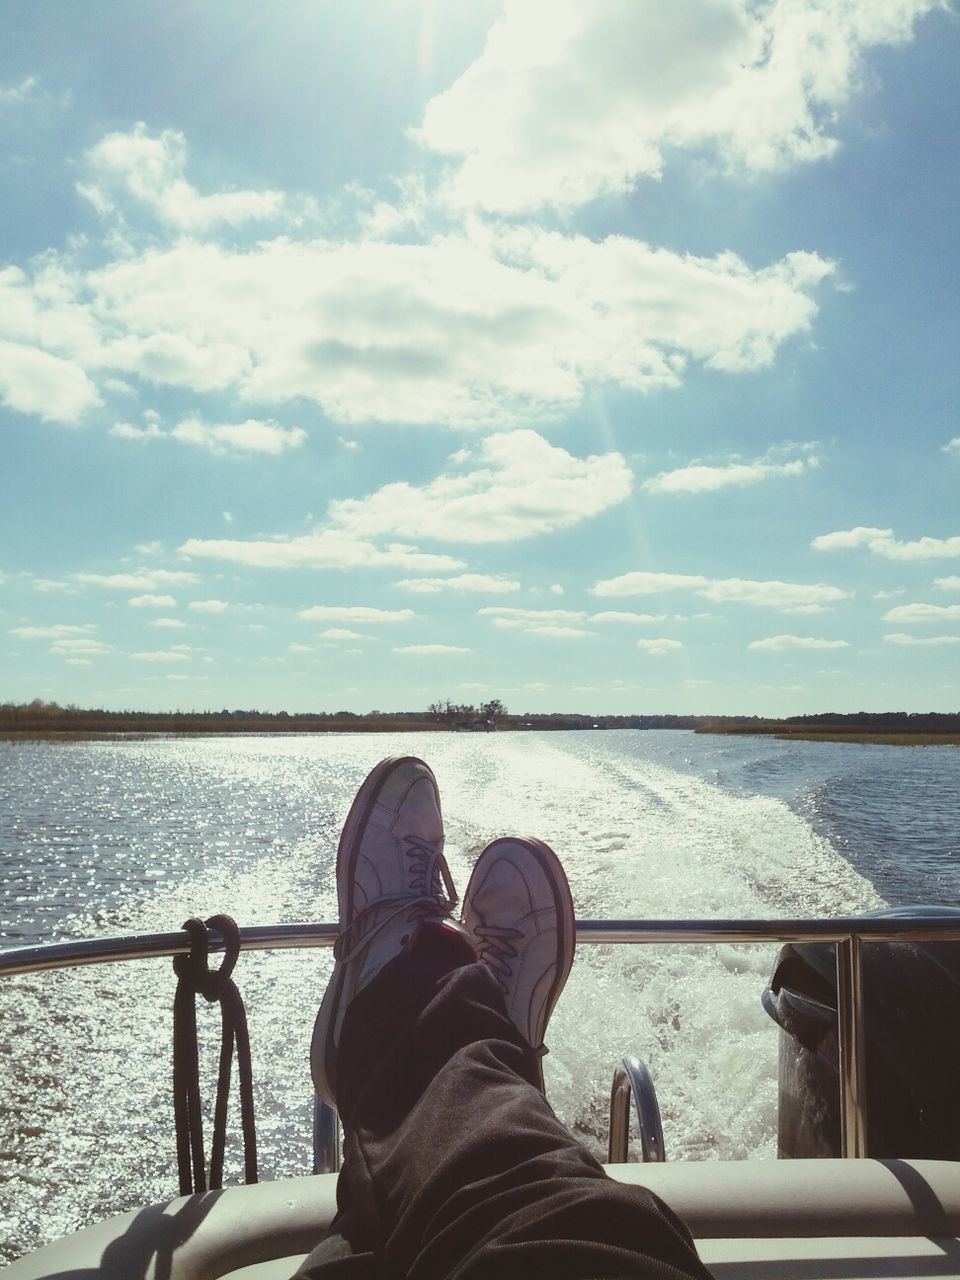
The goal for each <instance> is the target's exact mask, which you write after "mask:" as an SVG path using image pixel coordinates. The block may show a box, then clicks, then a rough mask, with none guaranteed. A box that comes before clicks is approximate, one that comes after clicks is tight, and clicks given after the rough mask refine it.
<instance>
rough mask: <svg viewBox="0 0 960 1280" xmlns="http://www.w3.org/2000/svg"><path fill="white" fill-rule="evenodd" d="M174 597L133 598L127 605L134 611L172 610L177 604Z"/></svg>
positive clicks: (150, 596) (147, 596)
mask: <svg viewBox="0 0 960 1280" xmlns="http://www.w3.org/2000/svg"><path fill="white" fill-rule="evenodd" d="M176 603H177V602H176V600H175V599H174V598H173V596H154V595H145V596H132V597H131V599H129V600H128V601H127V604H128V605H130V606H131V608H134V609H172V608H173V606H174V605H175V604H176Z"/></svg>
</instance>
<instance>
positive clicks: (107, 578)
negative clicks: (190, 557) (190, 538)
mask: <svg viewBox="0 0 960 1280" xmlns="http://www.w3.org/2000/svg"><path fill="white" fill-rule="evenodd" d="M73 577H74V578H75V579H76V581H77V582H82V583H83V584H84V585H85V586H89V587H109V588H111V589H113V590H117V591H153V590H154V589H155V588H157V587H167V586H170V587H172V586H189V585H192V584H193V583H195V582H199V581H200V579H199V577H198V576H197V574H195V573H190V572H188V571H187V570H185V569H138V570H137V571H136V572H135V573H75V574H74V575H73Z"/></svg>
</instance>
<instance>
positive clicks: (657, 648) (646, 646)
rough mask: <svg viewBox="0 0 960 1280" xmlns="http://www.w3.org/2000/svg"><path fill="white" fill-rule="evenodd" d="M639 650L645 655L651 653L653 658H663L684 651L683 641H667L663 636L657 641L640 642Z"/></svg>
mask: <svg viewBox="0 0 960 1280" xmlns="http://www.w3.org/2000/svg"><path fill="white" fill-rule="evenodd" d="M637 648H638V649H642V650H643V651H644V653H649V655H650V656H651V658H662V657H663V656H664V654H667V653H675V652H676V650H677V649H682V648H683V641H682V640H667V639H665V638H664V637H662V636H661V637H660V638H659V639H657V640H638V641H637Z"/></svg>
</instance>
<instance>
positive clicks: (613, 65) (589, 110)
mask: <svg viewBox="0 0 960 1280" xmlns="http://www.w3.org/2000/svg"><path fill="white" fill-rule="evenodd" d="M935 7H942V6H941V4H940V3H939V0H888V2H886V3H883V4H879V3H877V0H850V2H848V3H844V4H842V5H841V4H837V3H833V2H832V0H807V3H804V4H802V5H788V4H784V3H778V4H765V5H762V6H759V5H754V4H751V3H749V2H748V0H688V2H686V3H684V4H680V5H664V4H623V3H616V2H614V0H508V2H507V3H506V5H505V7H504V12H503V16H502V17H501V18H500V19H499V20H498V21H497V22H496V23H495V24H494V26H493V27H492V28H491V30H490V32H489V34H488V37H487V42H486V47H485V49H484V50H483V52H482V53H481V54H480V56H479V57H478V58H477V59H476V60H475V61H474V62H473V63H472V64H471V65H470V66H469V67H468V68H467V69H466V71H464V72H463V74H462V75H461V76H460V78H459V79H458V80H457V81H456V82H455V83H454V84H453V85H452V86H451V87H450V88H448V89H446V90H445V91H444V92H442V93H440V94H438V95H437V96H436V97H434V98H433V99H431V100H430V102H429V103H428V104H427V106H426V109H425V111H424V116H423V121H422V124H421V126H420V128H419V129H417V130H416V131H415V132H414V136H415V137H416V138H417V140H418V141H419V142H420V143H421V144H422V145H423V146H424V147H429V148H431V149H433V150H434V151H437V152H440V153H442V154H444V155H447V156H450V157H455V158H456V159H457V161H458V163H457V164H456V166H455V167H453V168H452V170H451V172H450V174H449V176H448V180H447V190H446V196H447V199H448V200H449V201H450V202H451V203H453V204H455V205H460V206H468V207H472V206H479V207H480V208H483V209H488V210H497V211H505V212H511V213H517V212H521V211H525V210H529V209H536V208H538V207H540V206H541V205H543V204H547V203H550V204H554V205H559V206H573V205H577V204H581V203H583V202H584V201H587V200H590V199H592V198H594V197H596V196H602V195H605V194H610V193H618V192H624V191H627V190H629V189H630V188H631V187H632V186H633V185H634V184H635V183H636V181H637V180H638V179H639V178H641V177H649V178H657V177H659V176H660V174H661V171H662V168H663V166H664V164H665V158H666V156H667V155H668V153H669V152H670V151H671V150H673V149H676V148H685V147H688V148H691V149H693V150H694V151H696V152H701V151H702V150H703V149H704V148H705V147H712V148H715V150H716V151H717V153H719V155H720V157H721V158H722V159H723V160H724V161H725V162H726V163H727V164H729V165H731V166H737V167H741V166H742V167H745V168H746V169H748V170H755V171H760V172H763V171H767V170H771V169H777V168H781V167H785V166H788V165H791V164H797V163H807V162H811V161H816V160H820V159H823V158H825V157H827V156H829V155H831V154H832V153H833V152H834V150H835V149H836V146H837V145H838V144H837V142H836V139H835V138H834V137H833V136H832V133H831V130H832V127H833V126H834V125H835V123H836V120H837V116H838V113H839V111H840V109H841V108H843V107H844V106H845V105H846V104H847V102H848V101H849V99H850V97H851V96H852V94H853V93H854V92H855V91H856V89H857V88H858V87H859V83H860V78H861V74H862V71H861V65H862V60H863V56H864V53H865V51H866V50H867V49H869V48H870V47H871V46H874V45H879V44H896V43H901V42H904V41H906V40H908V39H910V38H911V35H912V29H913V24H914V22H915V21H916V19H917V18H918V17H920V16H921V15H923V14H925V13H926V12H928V11H929V10H930V9H932V8H935Z"/></svg>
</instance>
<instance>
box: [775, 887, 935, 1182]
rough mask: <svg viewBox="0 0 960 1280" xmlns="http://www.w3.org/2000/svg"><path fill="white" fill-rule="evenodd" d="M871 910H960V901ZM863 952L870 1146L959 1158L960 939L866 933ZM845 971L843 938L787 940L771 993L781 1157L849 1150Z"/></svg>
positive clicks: (886, 1153)
mask: <svg viewBox="0 0 960 1280" xmlns="http://www.w3.org/2000/svg"><path fill="white" fill-rule="evenodd" d="M868 916H872V917H878V918H881V919H894V920H896V919H904V918H912V917H916V916H933V917H936V916H949V917H956V916H960V909H957V908H952V907H910V908H899V909H896V910H888V911H871V912H869V913H868ZM864 918H867V917H864ZM862 954H863V993H864V996H863V998H864V1039H865V1042H866V1055H865V1056H866V1066H865V1074H866V1092H867V1149H868V1154H869V1155H871V1156H876V1157H881V1158H883V1157H896V1156H901V1157H905V1158H911V1157H912V1158H915V1159H916V1158H923V1157H927V1158H931V1159H946V1160H957V1159H960V943H958V942H912V941H904V942H883V943H881V942H877V943H865V944H864V947H863V953H862ZM836 982H837V963H836V952H835V950H834V947H833V944H832V943H825V942H801V943H788V944H787V945H786V946H784V947H782V948H781V950H780V953H779V955H778V956H777V962H776V965H775V967H774V971H773V977H772V978H771V980H770V987H769V989H768V990H767V991H765V992H764V993H763V997H762V999H763V1007H764V1008H765V1009H766V1011H767V1013H769V1014H770V1016H771V1018H773V1019H774V1021H775V1022H776V1023H778V1025H779V1026H780V1028H781V1031H780V1079H779V1085H780V1098H779V1125H778V1133H777V1146H778V1155H780V1156H781V1157H788V1158H792V1157H798V1158H799V1157H812V1156H839V1155H840V1071H839V1058H838V1048H837V985H836Z"/></svg>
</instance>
